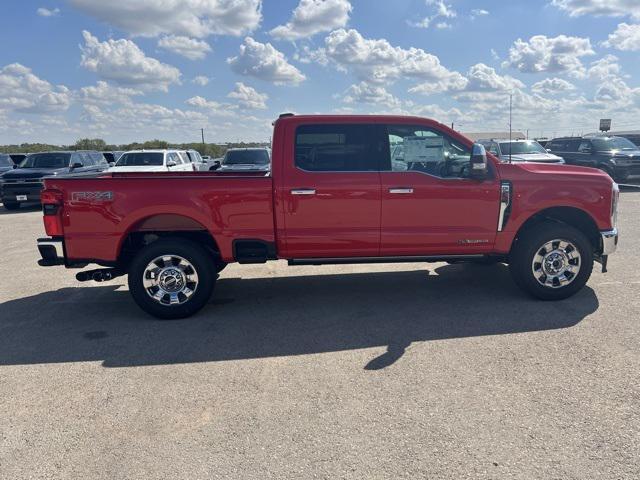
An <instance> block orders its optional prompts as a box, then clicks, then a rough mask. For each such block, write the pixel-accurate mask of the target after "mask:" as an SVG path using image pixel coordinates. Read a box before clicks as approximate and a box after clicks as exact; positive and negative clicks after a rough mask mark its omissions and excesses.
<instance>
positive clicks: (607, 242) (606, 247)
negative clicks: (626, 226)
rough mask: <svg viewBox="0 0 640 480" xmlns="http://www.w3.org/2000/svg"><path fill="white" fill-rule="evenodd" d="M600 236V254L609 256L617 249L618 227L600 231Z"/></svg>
mask: <svg viewBox="0 0 640 480" xmlns="http://www.w3.org/2000/svg"><path fill="white" fill-rule="evenodd" d="M600 236H601V237H602V256H603V257H604V256H609V255H611V254H613V253H615V251H616V250H617V249H618V229H617V228H614V229H613V230H606V231H604V232H600Z"/></svg>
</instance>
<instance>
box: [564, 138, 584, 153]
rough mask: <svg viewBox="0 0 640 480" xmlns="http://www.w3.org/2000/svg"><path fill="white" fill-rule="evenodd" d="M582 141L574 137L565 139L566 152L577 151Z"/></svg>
mask: <svg viewBox="0 0 640 480" xmlns="http://www.w3.org/2000/svg"><path fill="white" fill-rule="evenodd" d="M581 143H582V139H580V138H574V139H571V140H567V145H566V151H567V152H577V151H578V148H580V144H581Z"/></svg>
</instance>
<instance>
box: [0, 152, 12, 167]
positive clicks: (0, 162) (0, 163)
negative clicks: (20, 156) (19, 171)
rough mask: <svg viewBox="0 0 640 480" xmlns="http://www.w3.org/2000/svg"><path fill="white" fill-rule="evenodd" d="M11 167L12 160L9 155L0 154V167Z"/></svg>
mask: <svg viewBox="0 0 640 480" xmlns="http://www.w3.org/2000/svg"><path fill="white" fill-rule="evenodd" d="M12 165H13V160H11V157H10V156H9V155H2V154H0V167H11V166H12Z"/></svg>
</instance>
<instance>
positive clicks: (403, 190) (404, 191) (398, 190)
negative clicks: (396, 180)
mask: <svg viewBox="0 0 640 480" xmlns="http://www.w3.org/2000/svg"><path fill="white" fill-rule="evenodd" d="M389 193H397V194H404V195H407V194H411V193H413V188H390V189H389Z"/></svg>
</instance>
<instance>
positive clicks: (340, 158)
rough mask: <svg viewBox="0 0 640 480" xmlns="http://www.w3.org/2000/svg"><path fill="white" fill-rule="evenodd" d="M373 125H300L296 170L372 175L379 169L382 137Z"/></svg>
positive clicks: (296, 151) (377, 128)
mask: <svg viewBox="0 0 640 480" xmlns="http://www.w3.org/2000/svg"><path fill="white" fill-rule="evenodd" d="M380 132H381V130H380V126H378V125H374V124H318V125H300V126H299V127H298V128H297V129H296V134H295V153H294V155H295V166H296V167H297V168H299V169H301V170H305V171H309V172H375V171H379V170H380V169H381V168H382V161H383V148H384V146H383V137H382V136H381V134H380Z"/></svg>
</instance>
